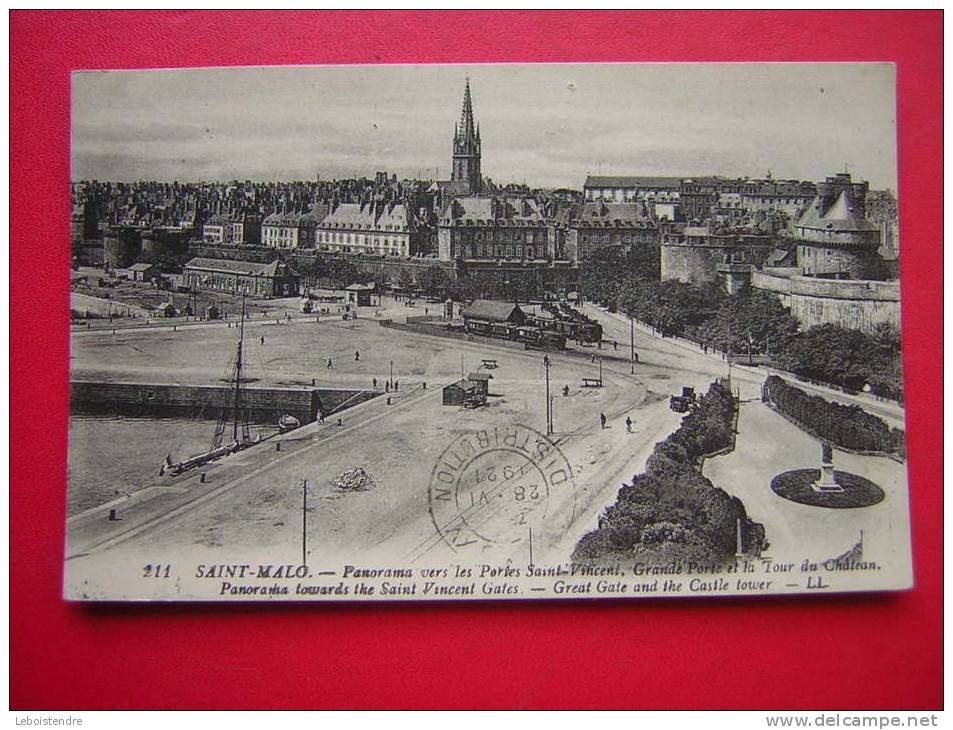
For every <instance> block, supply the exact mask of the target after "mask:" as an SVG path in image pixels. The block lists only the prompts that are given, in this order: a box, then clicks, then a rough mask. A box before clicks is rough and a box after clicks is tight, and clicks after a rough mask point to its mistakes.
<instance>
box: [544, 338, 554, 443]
mask: <svg viewBox="0 0 953 730" xmlns="http://www.w3.org/2000/svg"><path fill="white" fill-rule="evenodd" d="M543 366H544V367H545V368H546V435H547V436H551V435H552V433H553V415H552V414H553V411H552V402H551V401H550V399H549V355H544V356H543Z"/></svg>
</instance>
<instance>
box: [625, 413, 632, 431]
mask: <svg viewBox="0 0 953 730" xmlns="http://www.w3.org/2000/svg"><path fill="white" fill-rule="evenodd" d="M625 430H626V431H627V432H628V433H632V417H631V416H626V417H625Z"/></svg>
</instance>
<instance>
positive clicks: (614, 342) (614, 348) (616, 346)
mask: <svg viewBox="0 0 953 730" xmlns="http://www.w3.org/2000/svg"><path fill="white" fill-rule="evenodd" d="M612 349H613V350H618V349H619V343H618V342H616V341H615V340H612Z"/></svg>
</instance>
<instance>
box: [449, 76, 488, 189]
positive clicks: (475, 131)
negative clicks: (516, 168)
mask: <svg viewBox="0 0 953 730" xmlns="http://www.w3.org/2000/svg"><path fill="white" fill-rule="evenodd" d="M451 180H452V181H453V182H461V183H466V190H467V192H468V193H469V194H471V195H472V194H475V193H479V192H480V190H481V189H482V187H483V178H482V177H481V175H480V132H479V126H478V125H476V124H475V123H474V119H473V100H472V98H471V97H470V77H469V76H467V78H466V82H465V84H464V87H463V109H462V110H461V112H460V121H459V122H457V123H456V124H455V125H454V128H453V162H452V168H451Z"/></svg>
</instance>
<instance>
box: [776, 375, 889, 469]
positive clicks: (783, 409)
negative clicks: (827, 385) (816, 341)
mask: <svg viewBox="0 0 953 730" xmlns="http://www.w3.org/2000/svg"><path fill="white" fill-rule="evenodd" d="M761 399H762V400H763V401H764V402H766V403H770V404H771V405H773V406H774V407H775V408H776V409H777V410H778V411H779V412H780V413H781V414H783V415H785V416H787V417H788V418H790V419H791V420H792V421H794V422H795V423H796V424H797V425H798V426H800V427H801V428H803V429H804V430H806V431H810V432H811V433H813V434H815V435H816V436H817V437H818V438H822V439H824V440H826V441H830V442H831V443H833V444H836V445H837V446H840V447H841V448H843V449H847V450H848V451H865V452H875V453H884V454H896V455H898V456H901V457H903V456H904V454H905V445H904V444H905V439H904V433H903V431H901V430H900V429H897V428H894V429H891V428H890V427H888V426H887V424H886V423H885V422H884V421H883V420H881V419H880V418H877V417H876V416H874V415H871V414H870V413H868V412H867V411H865V410H864V409H863V408H861V407H860V406H857V405H849V406H845V405H841V404H840V403H832V402H830V401H828V400H825V399H824V398H821V397H820V396H816V395H809V394H808V393H805V392H804V391H803V390H801V389H800V388H798V387H796V386H794V385H791V384H790V383H789V382H787V381H786V380H784V379H783V378H780V377H778V376H777V375H770V376H768V378H767V379H766V380H765V381H764V385H763V386H762V387H761Z"/></svg>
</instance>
